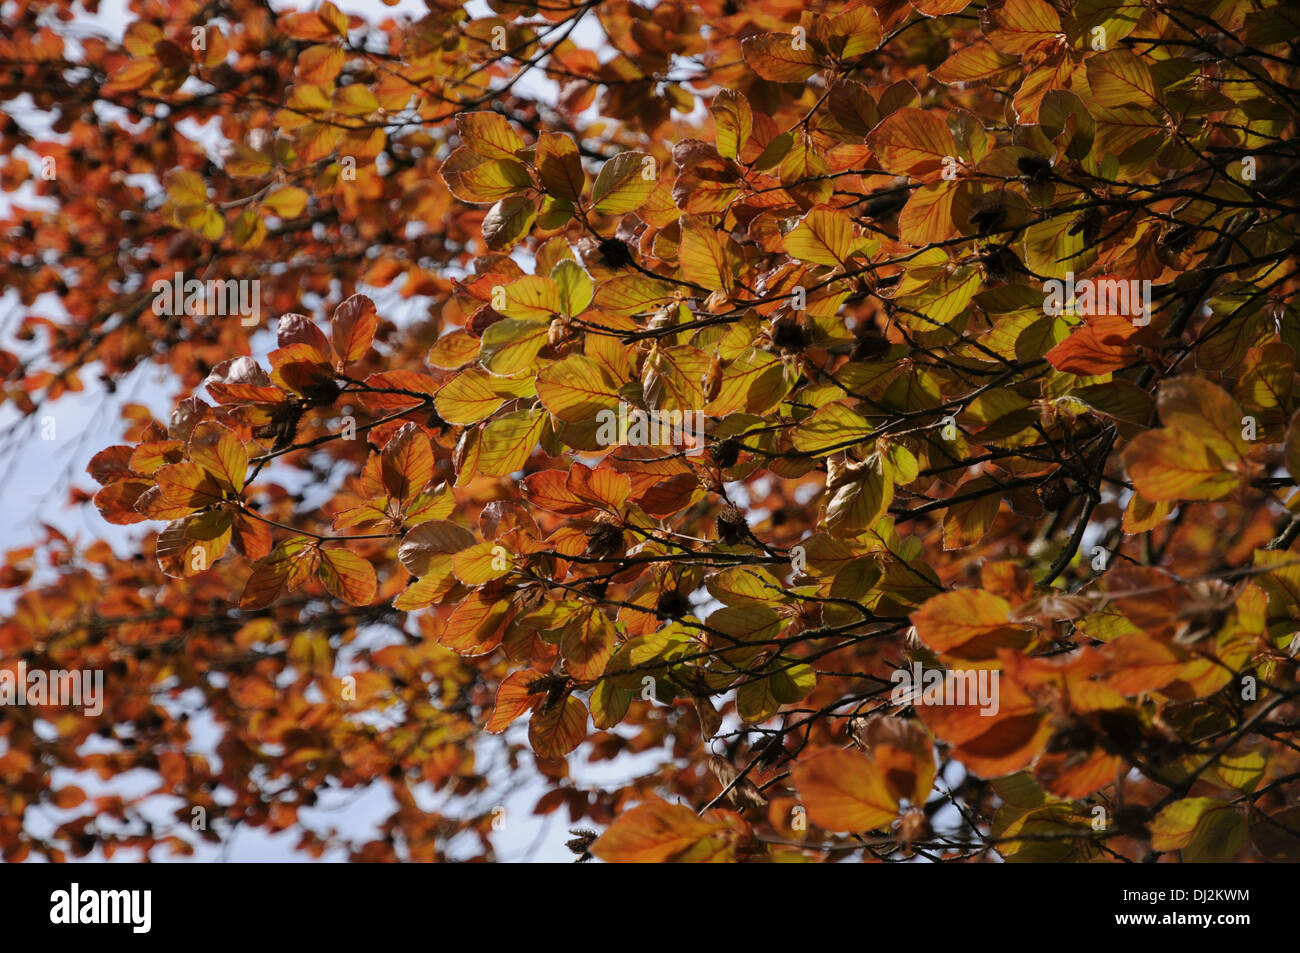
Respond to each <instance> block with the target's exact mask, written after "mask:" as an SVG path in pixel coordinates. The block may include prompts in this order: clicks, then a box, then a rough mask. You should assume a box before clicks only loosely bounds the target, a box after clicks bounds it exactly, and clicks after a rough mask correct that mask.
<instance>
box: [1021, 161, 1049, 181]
mask: <svg viewBox="0 0 1300 953" xmlns="http://www.w3.org/2000/svg"><path fill="white" fill-rule="evenodd" d="M1016 168H1017V169H1019V170H1020V174H1021V175H1023V176H1024V177H1025V178H1026V179H1028V180H1029V181H1030V182H1033V183H1034V184H1041V183H1043V182H1047V181H1049V180H1050V179H1051V178H1052V163H1051V161H1050V160H1048V159H1047V158H1046V157H1044V156H1040V155H1027V156H1021V157H1020V158H1019V159H1017V160H1016Z"/></svg>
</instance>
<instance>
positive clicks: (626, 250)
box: [598, 238, 635, 268]
mask: <svg viewBox="0 0 1300 953" xmlns="http://www.w3.org/2000/svg"><path fill="white" fill-rule="evenodd" d="M598 249H599V251H600V263H601V264H602V265H604V266H605V267H606V268H626V267H627V266H628V265H630V264H632V262H633V261H635V259H634V258H633V257H632V249H631V247H630V246H629V245H628V243H627V242H625V241H623V239H621V238H602V239H601V240H600V245H599V246H598Z"/></svg>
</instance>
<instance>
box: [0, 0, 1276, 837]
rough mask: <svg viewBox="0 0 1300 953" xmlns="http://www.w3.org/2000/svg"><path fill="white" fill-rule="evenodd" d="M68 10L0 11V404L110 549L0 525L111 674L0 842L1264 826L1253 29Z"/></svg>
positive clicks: (855, 15) (1235, 13)
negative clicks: (330, 821)
mask: <svg viewBox="0 0 1300 953" xmlns="http://www.w3.org/2000/svg"><path fill="white" fill-rule="evenodd" d="M97 6H98V4H97V2H96V0H85V2H77V3H73V2H70V0H47V2H37V0H7V2H6V3H5V4H4V8H5V15H6V20H7V28H6V31H5V33H4V35H3V37H0V102H3V103H6V104H8V105H7V108H6V112H7V116H5V117H4V118H3V126H2V127H0V143H2V146H3V155H4V158H3V164H2V165H0V186H3V188H4V189H5V191H6V193H7V197H6V204H5V206H3V207H4V208H7V211H5V212H4V218H3V219H0V235H2V236H3V243H2V245H3V249H4V250H3V254H2V255H0V285H2V286H3V287H4V288H6V289H8V291H7V294H8V295H9V298H8V299H6V300H7V301H9V302H12V303H13V306H14V307H16V308H17V309H18V311H19V312H20V317H19V321H18V323H17V326H16V327H17V331H16V335H11V336H10V339H7V340H5V341H3V342H0V345H3V347H4V348H5V349H4V350H0V375H3V379H4V388H3V400H4V402H5V404H7V405H8V409H9V412H10V414H11V419H12V420H13V421H14V423H13V424H12V425H11V426H10V428H9V431H8V433H7V434H6V439H7V440H9V441H20V440H26V439H32V434H33V433H34V428H38V427H39V426H40V421H41V419H42V415H43V414H44V413H45V412H46V411H47V410H48V408H50V407H53V406H55V405H56V404H57V402H58V401H59V400H60V399H61V398H62V397H63V396H64V395H66V394H67V393H68V392H74V391H80V390H82V389H83V388H85V387H87V386H94V387H99V388H101V389H103V390H104V391H105V393H106V397H105V399H106V400H108V401H110V402H111V406H112V407H113V411H114V414H115V419H117V420H118V421H119V423H117V424H115V426H114V429H115V430H116V433H111V434H104V433H98V432H95V433H91V434H89V436H88V439H92V440H94V441H96V445H97V446H102V447H103V449H101V450H99V452H98V453H96V454H95V455H94V457H93V459H92V460H91V461H90V465H89V467H87V471H88V475H87V476H86V477H85V478H79V479H78V480H77V481H76V482H75V484H74V485H73V486H72V488H71V489H70V491H69V494H68V503H69V505H72V506H80V507H86V508H87V509H88V510H90V514H91V518H92V519H93V520H94V525H98V526H102V527H105V530H106V531H107V528H108V525H109V524H114V525H116V526H119V527H130V529H128V530H114V531H113V532H114V533H118V534H120V533H123V532H125V533H127V534H128V536H127V537H126V538H129V539H130V541H131V542H130V546H129V551H124V550H123V548H122V546H121V545H119V544H118V543H116V542H113V543H110V541H109V540H108V539H94V538H90V539H83V538H75V539H74V538H70V537H69V536H66V535H64V534H62V533H60V532H58V531H57V530H54V529H48V530H47V532H46V535H45V536H44V538H40V539H33V540H12V541H9V547H10V548H8V551H7V552H6V554H5V565H4V567H3V569H2V570H0V583H2V584H3V585H4V586H5V587H7V588H8V589H10V590H13V591H12V592H11V593H10V596H11V599H10V602H9V603H8V604H10V605H11V606H12V609H11V610H10V611H8V612H7V615H6V617H5V618H4V619H3V620H0V657H2V658H3V666H4V671H5V672H7V673H10V674H11V680H12V676H13V675H15V674H16V673H18V672H19V666H20V665H21V666H22V671H25V672H33V671H44V672H59V671H95V672H102V673H104V679H105V685H104V705H103V710H102V711H100V712H98V713H95V714H91V713H90V709H88V708H85V709H78V708H76V707H75V706H67V705H64V706H59V705H55V704H40V703H35V704H26V705H15V704H12V703H11V704H8V705H6V706H5V707H3V708H2V709H0V739H3V740H2V742H0V793H2V794H3V798H4V801H3V805H4V809H3V810H0V845H2V846H3V856H4V857H5V858H6V859H7V860H21V859H24V858H27V857H30V856H38V857H46V858H50V859H55V860H58V859H63V858H66V857H69V856H72V857H79V856H86V855H87V854H90V853H91V852H92V851H98V852H99V853H97V854H96V856H103V855H113V854H115V853H117V852H122V851H125V852H129V853H134V855H135V856H144V855H148V856H151V857H155V858H163V857H166V856H169V855H172V854H179V855H184V854H188V853H191V852H193V851H194V850H195V848H196V846H197V845H199V844H202V843H204V842H210V843H220V842H222V841H223V840H224V839H226V838H227V837H229V836H230V835H231V834H232V833H234V832H237V831H239V830H241V829H254V828H256V829H261V830H264V831H268V832H280V831H287V830H288V831H295V832H297V834H298V839H297V844H298V846H299V848H300V850H301V851H303V852H304V854H305V855H315V856H319V855H321V854H323V853H324V852H325V851H327V850H337V849H341V850H345V851H346V852H347V855H348V856H349V857H351V858H353V859H356V860H421V861H426V860H439V859H450V858H469V857H479V858H487V859H491V858H493V857H495V856H496V850H497V849H499V847H500V841H499V838H497V836H496V833H495V830H494V827H495V825H494V817H495V811H494V809H493V805H495V804H497V803H499V800H500V796H501V795H500V792H501V790H502V789H503V786H504V787H506V788H510V787H512V786H517V785H520V784H524V783H531V782H535V781H536V780H537V779H541V781H542V782H543V787H542V788H541V790H542V791H543V793H542V794H541V796H540V797H539V798H538V799H537V801H536V812H537V813H538V814H556V815H558V816H559V818H560V819H561V820H562V822H563V824H564V826H567V827H570V828H572V833H571V834H570V835H568V836H569V837H571V838H572V840H571V841H570V842H569V846H570V847H571V849H572V850H573V852H574V854H575V855H576V857H577V859H579V860H586V859H589V858H592V857H595V858H600V859H602V860H606V861H669V860H729V861H732V860H734V861H773V860H781V861H826V860H843V859H852V860H868V861H869V860H876V859H881V860H897V859H902V858H906V857H913V856H920V857H923V858H926V859H929V860H935V861H982V860H991V859H999V858H1001V859H1009V860H1023V861H1045V860H1051V861H1092V860H1142V859H1147V860H1151V859H1160V860H1177V859H1186V860H1205V859H1215V860H1230V859H1235V860H1260V859H1291V860H1295V859H1300V803H1298V798H1297V795H1298V793H1300V754H1298V753H1297V752H1300V746H1298V745H1297V741H1300V738H1298V737H1297V728H1300V697H1298V696H1300V685H1298V684H1297V666H1296V658H1295V656H1296V652H1297V649H1298V648H1300V639H1298V638H1297V636H1296V630H1297V629H1300V556H1298V555H1297V551H1296V548H1295V541H1296V538H1297V536H1298V535H1300V515H1298V514H1300V509H1298V507H1300V495H1298V494H1297V493H1296V487H1297V478H1300V417H1297V416H1296V412H1297V409H1300V394H1298V393H1297V388H1296V386H1295V383H1296V350H1297V348H1298V347H1300V324H1298V323H1297V319H1296V312H1295V309H1294V304H1293V298H1294V296H1295V294H1296V293H1297V290H1300V283H1298V276H1300V268H1298V267H1297V255H1296V248H1297V236H1296V226H1297V212H1298V211H1300V208H1298V207H1297V205H1296V204H1295V202H1296V199H1295V189H1296V186H1297V184H1298V183H1300V175H1297V169H1300V145H1298V144H1297V132H1298V130H1297V117H1298V116H1300V91H1298V90H1297V83H1296V79H1297V68H1298V67H1300V45H1298V43H1300V14H1298V13H1297V11H1296V10H1295V9H1294V8H1293V7H1290V6H1288V5H1286V4H1284V3H1282V2H1278V0H1176V2H1175V0H1145V2H1139V0H1004V2H1000V3H998V2H988V3H983V2H974V3H972V2H969V0H907V2H905V0H881V2H816V3H811V4H808V3H804V2H802V0H799V2H795V0H754V2H746V3H738V2H735V0H700V2H697V3H684V2H678V0H657V2H650V0H646V2H645V5H641V4H638V3H633V2H630V0H584V2H572V0H538V2H518V0H487V3H486V5H479V4H471V5H466V4H463V3H461V2H457V0H426V4H425V6H426V7H427V12H424V13H423V14H422V15H421V16H419V18H418V19H412V18H410V17H407V16H395V17H391V18H382V17H375V18H373V19H369V20H367V19H364V18H363V17H361V16H358V15H355V14H351V13H345V12H342V11H340V9H339V8H338V7H336V6H335V4H334V3H332V2H330V0H323V2H321V3H320V4H319V5H318V6H316V7H314V8H313V9H303V10H293V9H290V8H289V7H287V6H281V5H280V4H271V3H269V2H267V0H212V2H207V3H198V2H193V0H170V2H160V0H132V2H131V3H130V4H129V9H130V13H129V21H128V22H126V23H125V24H124V25H123V24H105V23H103V22H102V20H87V19H86V17H87V15H88V14H93V13H95V12H96V9H97ZM115 27H116V32H115V30H114V28H115ZM593 38H595V39H593ZM376 302H379V303H378V304H377V303H376ZM146 365H153V366H156V367H159V368H163V369H165V370H166V372H167V379H168V380H169V382H170V384H169V389H170V391H171V392H170V393H169V397H170V398H171V399H172V404H173V407H174V409H173V410H172V412H171V414H170V416H169V417H168V418H166V419H154V417H153V415H152V414H151V413H150V411H149V410H148V409H147V408H146V407H145V406H143V405H141V404H139V403H136V402H133V401H132V400H131V399H130V398H129V396H127V395H126V394H125V393H124V392H123V390H121V389H118V384H120V383H121V382H122V381H123V380H124V379H125V378H126V377H127V376H128V375H132V374H133V373H135V372H138V371H139V369H140V368H141V367H142V366H146ZM611 421H613V422H614V425H612V426H607V425H610V422H611ZM697 421H699V422H701V423H700V424H699V425H698V426H697V425H696V422H697ZM611 434H613V436H611ZM62 439H71V437H64V438H62ZM10 446H11V447H12V446H13V444H12V443H11V444H10ZM49 465H50V472H51V474H54V473H55V472H56V471H57V466H58V464H57V462H56V461H55V460H54V458H53V456H52V455H51V457H50V464H49ZM120 538H122V537H120V536H114V537H112V539H114V540H117V539H120ZM46 701H47V702H49V701H52V699H46ZM200 719H201V720H202V722H203V723H204V724H205V725H208V726H210V728H209V729H208V734H209V735H212V736H214V737H213V738H212V739H210V740H211V744H207V743H205V742H204V741H203V739H202V737H201V735H202V732H201V731H200V730H199V728H198V727H197V725H198V723H199V720H200ZM525 726H526V727H525ZM646 752H656V753H657V761H655V762H654V764H655V765H657V766H653V767H651V768H648V769H645V770H644V771H643V772H642V773H639V774H636V775H635V776H633V777H631V778H630V779H627V780H626V781H624V782H620V783H617V784H606V785H602V786H593V785H591V784H584V783H580V782H579V781H577V780H575V779H574V776H573V775H572V774H571V768H572V767H575V766H578V765H590V764H595V763H598V762H611V761H612V762H614V763H615V764H618V763H619V762H620V759H622V760H624V761H627V760H628V759H629V758H630V756H632V755H636V754H643V753H646ZM636 763H637V764H638V765H644V764H645V763H646V760H645V759H637V760H636ZM638 770H640V769H638ZM141 772H144V773H145V776H148V777H150V778H151V779H152V781H151V784H150V785H148V786H147V787H148V790H146V791H144V792H143V793H139V786H138V784H136V785H133V786H132V788H131V792H132V793H130V794H129V795H128V794H126V793H116V792H118V791H120V790H121V789H119V788H115V787H114V784H115V783H117V782H118V781H119V780H120V779H123V778H124V776H126V775H127V774H128V773H130V774H131V777H132V778H135V779H138V778H139V777H140V776H141ZM82 777H89V778H94V779H95V780H96V781H97V784H96V786H95V788H94V792H93V793H91V794H89V795H88V794H87V793H86V791H85V790H84V788H85V786H86V783H85V782H84V781H80V780H78V779H79V778H82ZM98 782H105V783H106V786H107V788H108V789H109V790H110V791H114V792H115V793H111V794H101V793H98V792H99V790H100V789H101V788H103V787H105V784H102V783H98ZM377 787H382V788H383V789H385V790H386V791H387V792H388V793H389V794H390V795H391V798H392V802H393V805H394V807H393V809H392V811H391V814H390V815H389V816H387V817H386V818H384V819H383V820H382V823H381V824H380V829H379V833H378V835H377V836H375V837H373V838H370V837H356V836H351V835H345V834H343V833H340V832H338V831H336V830H333V829H323V828H320V827H319V826H313V825H312V824H308V823H306V822H304V820H303V819H302V818H301V816H300V811H302V809H303V808H305V807H310V806H312V805H314V804H316V803H318V799H319V798H320V797H321V795H322V793H323V792H325V791H326V790H331V791H340V790H342V791H364V790H367V789H370V788H377ZM159 798H163V799H164V800H165V803H167V804H168V805H170V806H171V807H172V808H174V818H175V823H174V824H170V825H159V824H158V823H157V822H156V820H154V819H150V818H149V817H148V816H147V812H146V811H145V810H144V804H145V802H146V801H147V800H150V799H152V800H153V801H154V802H156V801H157V800H158V799H159ZM46 807H54V808H58V809H61V811H62V812H63V813H62V814H59V815H58V817H59V818H60V820H59V821H58V823H57V824H56V825H54V826H53V829H52V830H51V829H48V825H47V826H46V827H42V826H40V825H37V824H35V823H34V818H35V816H36V815H37V814H39V813H41V812H42V811H43V809H44V808H46ZM200 819H203V823H200ZM558 836H560V837H561V838H564V836H565V835H562V834H560V835H558Z"/></svg>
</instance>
